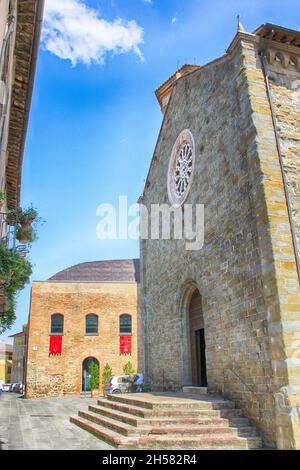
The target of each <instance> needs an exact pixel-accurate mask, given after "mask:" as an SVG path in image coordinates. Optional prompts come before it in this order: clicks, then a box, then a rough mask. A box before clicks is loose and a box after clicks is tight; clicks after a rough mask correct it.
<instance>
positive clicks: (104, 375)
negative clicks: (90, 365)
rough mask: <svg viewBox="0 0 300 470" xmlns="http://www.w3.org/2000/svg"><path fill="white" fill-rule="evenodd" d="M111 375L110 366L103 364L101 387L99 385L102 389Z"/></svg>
mask: <svg viewBox="0 0 300 470" xmlns="http://www.w3.org/2000/svg"><path fill="white" fill-rule="evenodd" d="M112 375H113V372H112V368H111V367H110V365H109V364H105V366H104V367H103V372H102V387H101V388H102V390H103V389H104V387H105V384H106V382H107V381H108V380H109V379H110V378H111V377H112Z"/></svg>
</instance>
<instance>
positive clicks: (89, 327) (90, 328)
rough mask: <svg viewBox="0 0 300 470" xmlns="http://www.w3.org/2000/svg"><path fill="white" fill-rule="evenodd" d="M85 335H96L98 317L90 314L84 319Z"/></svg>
mask: <svg viewBox="0 0 300 470" xmlns="http://www.w3.org/2000/svg"><path fill="white" fill-rule="evenodd" d="M85 334H86V335H91V336H92V335H97V334H98V316H97V315H94V314H91V315H87V316H86V317H85Z"/></svg>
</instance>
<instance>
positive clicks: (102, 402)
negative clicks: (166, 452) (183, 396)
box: [98, 398, 242, 418]
mask: <svg viewBox="0 0 300 470" xmlns="http://www.w3.org/2000/svg"><path fill="white" fill-rule="evenodd" d="M98 406H101V407H104V408H106V409H107V408H108V409H112V410H115V411H120V412H122V413H127V414H131V415H134V416H139V417H141V418H149V417H152V416H168V417H171V416H174V417H190V418H194V417H222V418H223V417H224V418H225V417H229V416H230V417H231V416H232V417H233V416H241V415H242V413H241V411H240V410H238V409H236V408H229V409H221V410H215V409H208V408H207V409H204V410H202V409H199V408H197V409H192V408H188V409H182V408H181V407H178V405H177V407H176V408H175V409H174V408H173V409H161V408H160V409H159V408H158V409H154V410H153V409H152V410H151V409H146V408H143V407H139V406H133V405H127V404H123V403H120V402H117V401H111V400H107V399H106V398H102V399H99V400H98Z"/></svg>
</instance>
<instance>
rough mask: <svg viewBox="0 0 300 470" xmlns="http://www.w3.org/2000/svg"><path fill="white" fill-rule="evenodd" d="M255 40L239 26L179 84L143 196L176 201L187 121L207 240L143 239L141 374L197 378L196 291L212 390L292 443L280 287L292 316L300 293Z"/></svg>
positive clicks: (269, 433) (165, 382)
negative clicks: (175, 153)
mask: <svg viewBox="0 0 300 470" xmlns="http://www.w3.org/2000/svg"><path fill="white" fill-rule="evenodd" d="M244 37H245V40H244V41H242V40H241V39H242V38H244ZM255 43H256V41H255V40H254V37H253V35H246V34H245V35H243V34H238V35H237V37H236V40H235V42H233V44H232V45H231V47H230V49H229V51H228V54H227V55H226V56H225V57H223V58H221V59H219V60H217V61H214V62H213V63H212V64H209V65H208V66H205V67H202V68H201V69H200V70H199V71H196V72H193V73H192V74H191V75H189V76H187V77H185V78H182V79H179V80H178V81H177V83H176V85H175V86H174V89H173V94H172V97H171V100H170V102H169V106H168V109H167V112H166V115H165V118H164V122H163V126H162V129H161V132H160V136H159V139H158V142H157V146H156V149H155V152H154V156H153V160H152V164H151V168H150V171H149V175H148V180H147V183H146V186H145V192H144V195H143V196H142V198H141V202H142V203H144V204H145V205H146V206H147V207H148V208H150V204H154V203H158V204H162V203H166V204H168V196H167V172H168V163H169V158H170V155H171V151H172V147H173V145H174V142H175V140H176V138H177V136H178V135H179V133H180V132H181V131H182V130H183V129H186V128H188V129H189V130H190V131H191V132H192V134H193V136H194V140H195V145H196V168H195V174H194V180H193V183H192V187H191V191H190V193H189V195H188V198H187V200H186V202H187V203H192V204H196V203H202V204H204V205H205V242H204V247H203V248H202V249H201V250H200V251H189V252H188V251H186V250H185V246H184V244H185V242H184V241H182V240H173V239H172V240H147V241H145V240H142V241H141V275H142V283H141V295H142V306H141V308H142V318H143V331H144V344H145V346H144V347H145V357H146V359H145V373H146V377H147V378H148V380H149V384H150V386H151V387H152V388H153V389H160V390H161V389H162V387H163V386H164V388H165V389H173V390H179V389H180V388H181V387H182V386H183V385H188V384H190V383H191V364H190V362H191V358H190V350H189V341H188V331H187V312H188V306H189V301H190V299H191V296H192V293H193V292H194V290H195V288H197V289H199V292H200V294H201V297H202V310H203V318H204V326H205V338H206V358H207V374H208V387H209V389H210V390H211V391H218V392H221V393H225V394H227V395H229V397H230V398H232V399H234V400H235V401H236V402H237V403H238V404H239V406H241V408H242V409H243V411H244V412H245V414H246V415H247V416H249V417H250V419H252V420H253V421H254V422H255V423H256V424H257V425H258V426H259V427H260V429H261V430H262V431H263V435H264V440H265V444H266V445H271V446H276V445H277V446H278V447H281V448H295V446H297V444H295V435H296V433H295V432H294V431H295V430H293V429H292V428H293V425H292V423H291V419H290V418H289V415H290V413H291V412H292V408H293V406H291V403H290V401H289V400H290V398H288V399H286V397H284V391H283V389H282V387H284V386H286V387H288V386H289V383H290V379H291V376H289V373H288V367H287V364H286V363H285V362H284V361H285V358H286V353H287V351H288V350H287V349H286V348H287V347H288V343H287V342H286V339H287V338H286V337H285V334H284V331H282V330H283V327H282V323H281V322H282V320H283V310H284V306H282V303H285V300H284V299H283V298H282V297H280V293H281V292H282V294H283V295H289V296H290V297H289V300H290V304H291V309H292V308H293V306H294V307H295V308H296V310H295V312H296V311H297V305H296V303H297V302H296V297H295V295H297V294H298V293H299V290H298V291H297V276H296V270H295V262H294V258H293V247H292V243H291V233H290V226H289V221H288V216H287V208H286V201H285V198H284V192H283V182H282V178H281V174H280V167H279V160H278V154H277V149H276V142H275V136H274V129H273V126H272V119H271V113H270V107H269V103H268V99H267V94H266V87H265V83H264V76H263V73H262V69H261V63H260V59H259V55H258V47H257V46H256V44H255ZM275 204H276V205H277V206H276V207H275ZM273 230H274V234H273ZM282 243H285V247H284V248H282ZM286 257H288V260H287V258H286ZM288 263H290V265H288ZM289 283H290V285H289ZM280 289H282V290H281V292H280ZM298 289H299V286H298ZM294 304H295V305H294ZM298 306H299V305H298ZM285 307H286V305H285ZM275 317H276V318H275ZM290 319H292V317H290ZM294 319H295V318H294ZM293 339H294V338H293ZM295 380H297V379H296V378H295ZM280 397H281V398H280ZM281 399H282V403H281V405H278V400H279V401H280V400H281Z"/></svg>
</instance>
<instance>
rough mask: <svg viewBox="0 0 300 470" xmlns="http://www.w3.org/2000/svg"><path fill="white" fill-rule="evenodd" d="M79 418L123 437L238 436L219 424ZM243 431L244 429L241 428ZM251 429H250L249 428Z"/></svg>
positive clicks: (88, 413)
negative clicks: (154, 423)
mask: <svg viewBox="0 0 300 470" xmlns="http://www.w3.org/2000/svg"><path fill="white" fill-rule="evenodd" d="M78 414H79V416H80V417H81V418H84V419H86V420H88V421H91V422H93V423H96V424H99V425H101V426H103V427H105V428H108V429H111V430H113V431H115V432H117V433H120V434H122V435H124V436H142V435H153V434H155V435H163V434H164V435H166V434H167V435H170V436H172V435H178V434H181V435H186V434H189V435H190V436H196V435H199V434H202V435H207V434H208V435H211V434H233V435H238V431H237V430H236V429H235V428H231V427H229V426H226V425H224V423H223V426H221V425H220V424H219V423H218V425H217V426H213V425H212V424H211V423H210V425H200V426H199V425H197V426H195V425H190V424H184V425H183V424H181V425H178V424H177V425H175V426H174V425H173V426H171V427H170V425H169V426H168V425H165V426H163V425H162V424H161V423H160V425H159V426H156V427H155V426H151V425H148V426H141V427H137V426H132V425H128V424H126V423H123V422H121V421H117V420H115V419H111V418H107V417H103V416H101V415H99V414H97V413H93V412H92V411H79V413H78ZM241 429H244V428H241ZM250 429H251V428H250Z"/></svg>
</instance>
